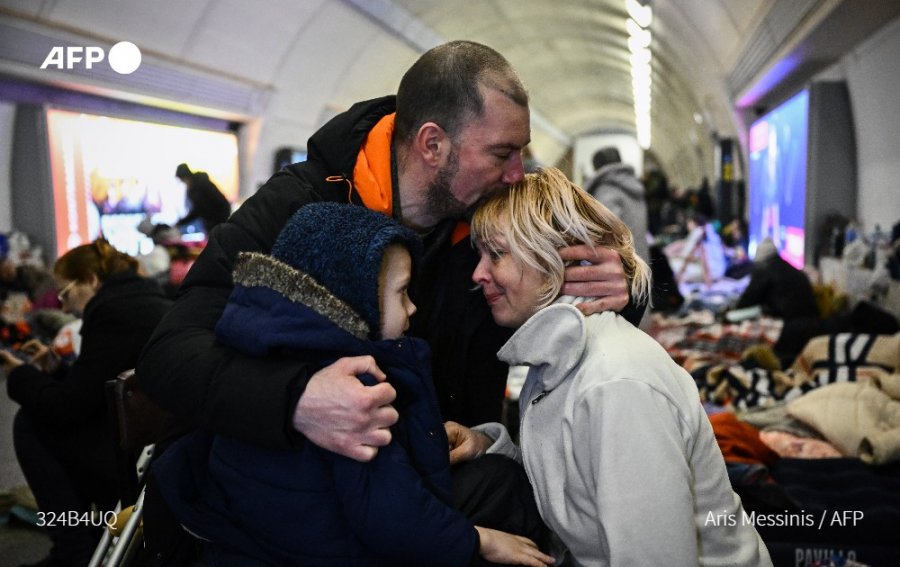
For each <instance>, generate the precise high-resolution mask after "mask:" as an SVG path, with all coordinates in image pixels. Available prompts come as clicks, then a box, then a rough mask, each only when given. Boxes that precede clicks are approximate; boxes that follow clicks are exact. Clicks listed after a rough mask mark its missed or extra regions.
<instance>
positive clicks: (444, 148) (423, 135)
mask: <svg viewBox="0 0 900 567" xmlns="http://www.w3.org/2000/svg"><path fill="white" fill-rule="evenodd" d="M414 146H415V150H416V152H418V153H419V155H420V156H421V157H422V161H423V162H425V163H426V164H428V165H429V166H431V167H441V166H442V164H443V161H444V159H445V158H446V156H449V155H450V137H449V136H447V132H446V131H445V130H444V129H443V128H441V127H440V126H438V125H437V124H435V123H434V122H426V123H425V124H422V126H421V127H419V131H418V132H417V133H416V138H415V144H414Z"/></svg>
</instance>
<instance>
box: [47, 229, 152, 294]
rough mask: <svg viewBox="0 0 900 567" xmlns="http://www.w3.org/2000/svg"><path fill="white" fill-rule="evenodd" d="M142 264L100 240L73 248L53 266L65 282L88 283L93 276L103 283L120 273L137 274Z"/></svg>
mask: <svg viewBox="0 0 900 567" xmlns="http://www.w3.org/2000/svg"><path fill="white" fill-rule="evenodd" d="M139 266H140V264H139V263H138V261H137V259H135V258H132V257H131V256H129V255H128V254H125V253H124V252H119V251H118V250H116V249H115V248H113V246H112V245H111V244H110V243H109V242H107V241H106V240H104V239H103V238H98V239H97V240H95V241H93V242H92V243H90V244H82V245H81V246H76V247H75V248H72V249H71V250H69V251H68V252H66V253H65V254H63V255H62V256H60V257H59V259H58V260H57V261H56V263H55V264H54V265H53V273H54V274H56V275H57V277H60V278H62V279H64V280H71V281H76V280H77V281H80V282H86V281H88V280H90V279H91V275H95V276H97V279H98V280H100V283H103V282H105V281H106V280H107V278H109V277H110V276H112V275H113V274H118V273H120V272H128V271H132V272H137V271H138V267H139Z"/></svg>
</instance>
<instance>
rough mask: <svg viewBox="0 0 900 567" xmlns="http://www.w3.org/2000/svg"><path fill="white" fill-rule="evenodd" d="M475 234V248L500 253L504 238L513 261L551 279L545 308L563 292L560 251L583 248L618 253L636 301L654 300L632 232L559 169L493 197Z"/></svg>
mask: <svg viewBox="0 0 900 567" xmlns="http://www.w3.org/2000/svg"><path fill="white" fill-rule="evenodd" d="M471 231H472V241H473V243H475V244H476V245H477V246H479V247H483V248H485V249H487V250H497V244H496V239H497V237H498V236H499V237H502V238H503V239H504V240H505V241H506V244H507V247H508V252H509V253H510V254H512V255H513V257H515V258H516V259H517V260H519V261H520V262H523V263H524V264H526V265H528V266H530V267H532V268H534V269H536V270H538V271H539V272H540V273H542V274H543V275H544V276H546V279H545V284H544V286H542V289H541V290H540V291H541V295H540V298H541V301H542V303H541V307H545V306H547V305H549V304H550V303H552V302H553V301H554V300H555V299H556V298H557V297H558V296H559V293H560V289H561V288H562V284H563V279H564V272H565V264H564V263H563V260H562V258H560V256H559V249H560V248H563V247H565V246H571V245H573V244H581V243H583V244H588V245H591V246H593V245H595V244H599V245H602V246H606V247H608V248H611V249H612V250H615V251H616V252H617V253H618V254H619V257H620V258H621V259H622V265H623V266H624V269H625V277H626V279H627V280H628V282H629V285H630V292H631V296H632V298H633V299H634V300H636V301H638V302H641V303H643V302H645V301H647V300H648V299H649V296H650V269H649V268H648V267H647V264H646V263H645V262H644V261H643V260H641V259H640V258H639V257H638V255H637V254H636V253H635V251H634V240H633V239H632V236H631V231H630V230H629V229H628V227H627V226H625V224H624V223H623V222H622V221H621V220H619V218H618V217H617V216H615V215H614V214H613V213H612V212H611V211H610V210H609V209H607V208H606V207H605V206H603V205H602V204H601V203H600V202H599V201H597V200H596V199H594V198H593V197H592V196H591V195H590V194H589V193H587V192H586V191H584V190H583V189H581V188H580V187H578V186H577V185H575V184H574V183H572V182H571V181H569V179H568V178H567V177H566V176H565V174H564V173H563V172H562V171H560V170H558V169H556V168H554V167H547V168H544V169H541V170H539V171H537V172H536V173H529V174H527V175H525V178H524V179H522V181H519V182H518V183H515V184H513V185H512V186H511V187H510V188H509V190H508V191H501V192H498V193H495V194H493V195H491V196H490V197H488V199H487V200H486V201H485V202H484V203H483V204H482V205H481V206H480V207H479V208H478V210H477V211H476V212H475V215H474V216H473V217H472V223H471Z"/></svg>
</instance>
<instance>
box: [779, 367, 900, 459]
mask: <svg viewBox="0 0 900 567" xmlns="http://www.w3.org/2000/svg"><path fill="white" fill-rule="evenodd" d="M787 411H788V414H789V415H790V416H792V417H794V418H795V419H798V420H800V421H802V422H803V423H805V424H807V425H809V426H810V427H812V428H814V429H815V430H816V431H818V432H819V433H821V434H822V436H823V437H825V438H826V439H827V440H828V441H829V442H830V443H831V444H833V445H834V446H835V447H837V448H838V449H839V450H840V451H841V453H842V454H844V455H845V456H848V457H859V458H860V459H861V460H862V461H864V462H866V463H868V464H885V463H889V462H893V461H897V460H900V373H896V372H895V373H893V374H886V373H878V375H875V376H871V377H870V378H868V379H866V380H863V381H861V382H841V383H836V384H829V385H827V386H822V387H820V388H817V389H815V390H813V391H811V392H808V393H806V394H804V395H802V396H800V397H799V398H797V399H795V400H793V401H791V402H790V403H789V404H788V406H787Z"/></svg>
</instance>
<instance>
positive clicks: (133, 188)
mask: <svg viewBox="0 0 900 567" xmlns="http://www.w3.org/2000/svg"><path fill="white" fill-rule="evenodd" d="M47 129H48V135H49V144H50V168H51V176H52V182H53V202H54V214H55V222H56V246H57V253H58V254H59V255H62V254H64V253H65V252H66V251H68V250H70V249H72V248H74V247H75V246H78V245H80V244H84V243H87V242H90V241H92V240H94V239H95V238H97V237H98V236H100V235H102V236H104V237H105V238H106V239H107V240H109V241H110V243H111V244H112V245H113V246H115V247H116V248H118V249H119V250H122V251H123V252H127V253H129V254H132V255H137V254H143V253H147V252H149V251H150V249H152V247H153V242H152V241H151V240H150V238H149V237H147V236H145V235H144V234H142V233H141V232H139V231H138V230H137V226H138V224H139V223H140V222H141V220H143V219H144V218H145V216H146V217H149V219H150V221H151V222H152V223H154V224H161V223H165V224H169V225H174V224H175V222H176V221H177V220H178V219H180V218H181V217H183V216H184V215H185V213H186V212H187V207H188V203H187V202H186V200H185V187H184V184H183V183H182V182H181V181H179V180H178V179H176V178H175V168H176V166H177V165H178V164H180V163H187V164H188V166H190V168H191V169H192V170H194V171H205V172H207V173H208V174H209V177H210V179H211V180H212V181H213V183H215V184H216V185H217V186H218V187H219V189H220V190H221V191H222V193H223V194H224V195H225V197H226V198H228V200H229V201H231V202H232V203H233V202H234V201H235V200H236V199H237V194H238V146H237V137H236V136H235V135H234V134H233V133H229V132H216V131H212V130H200V129H196V128H184V127H180V126H169V125H164V124H156V123H151V122H139V121H135V120H124V119H121V118H111V117H108V116H99V115H95V114H84V113H79V112H69V111H63V110H54V109H51V110H47ZM183 230H184V232H186V233H188V234H187V235H186V239H188V240H189V239H191V234H190V233H194V236H195V237H194V239H196V237H200V238H202V236H203V235H202V225H201V223H200V222H199V221H198V222H197V224H196V225H195V226H193V227H190V226H189V227H185V228H184V229H183ZM198 233H199V234H198Z"/></svg>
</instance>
